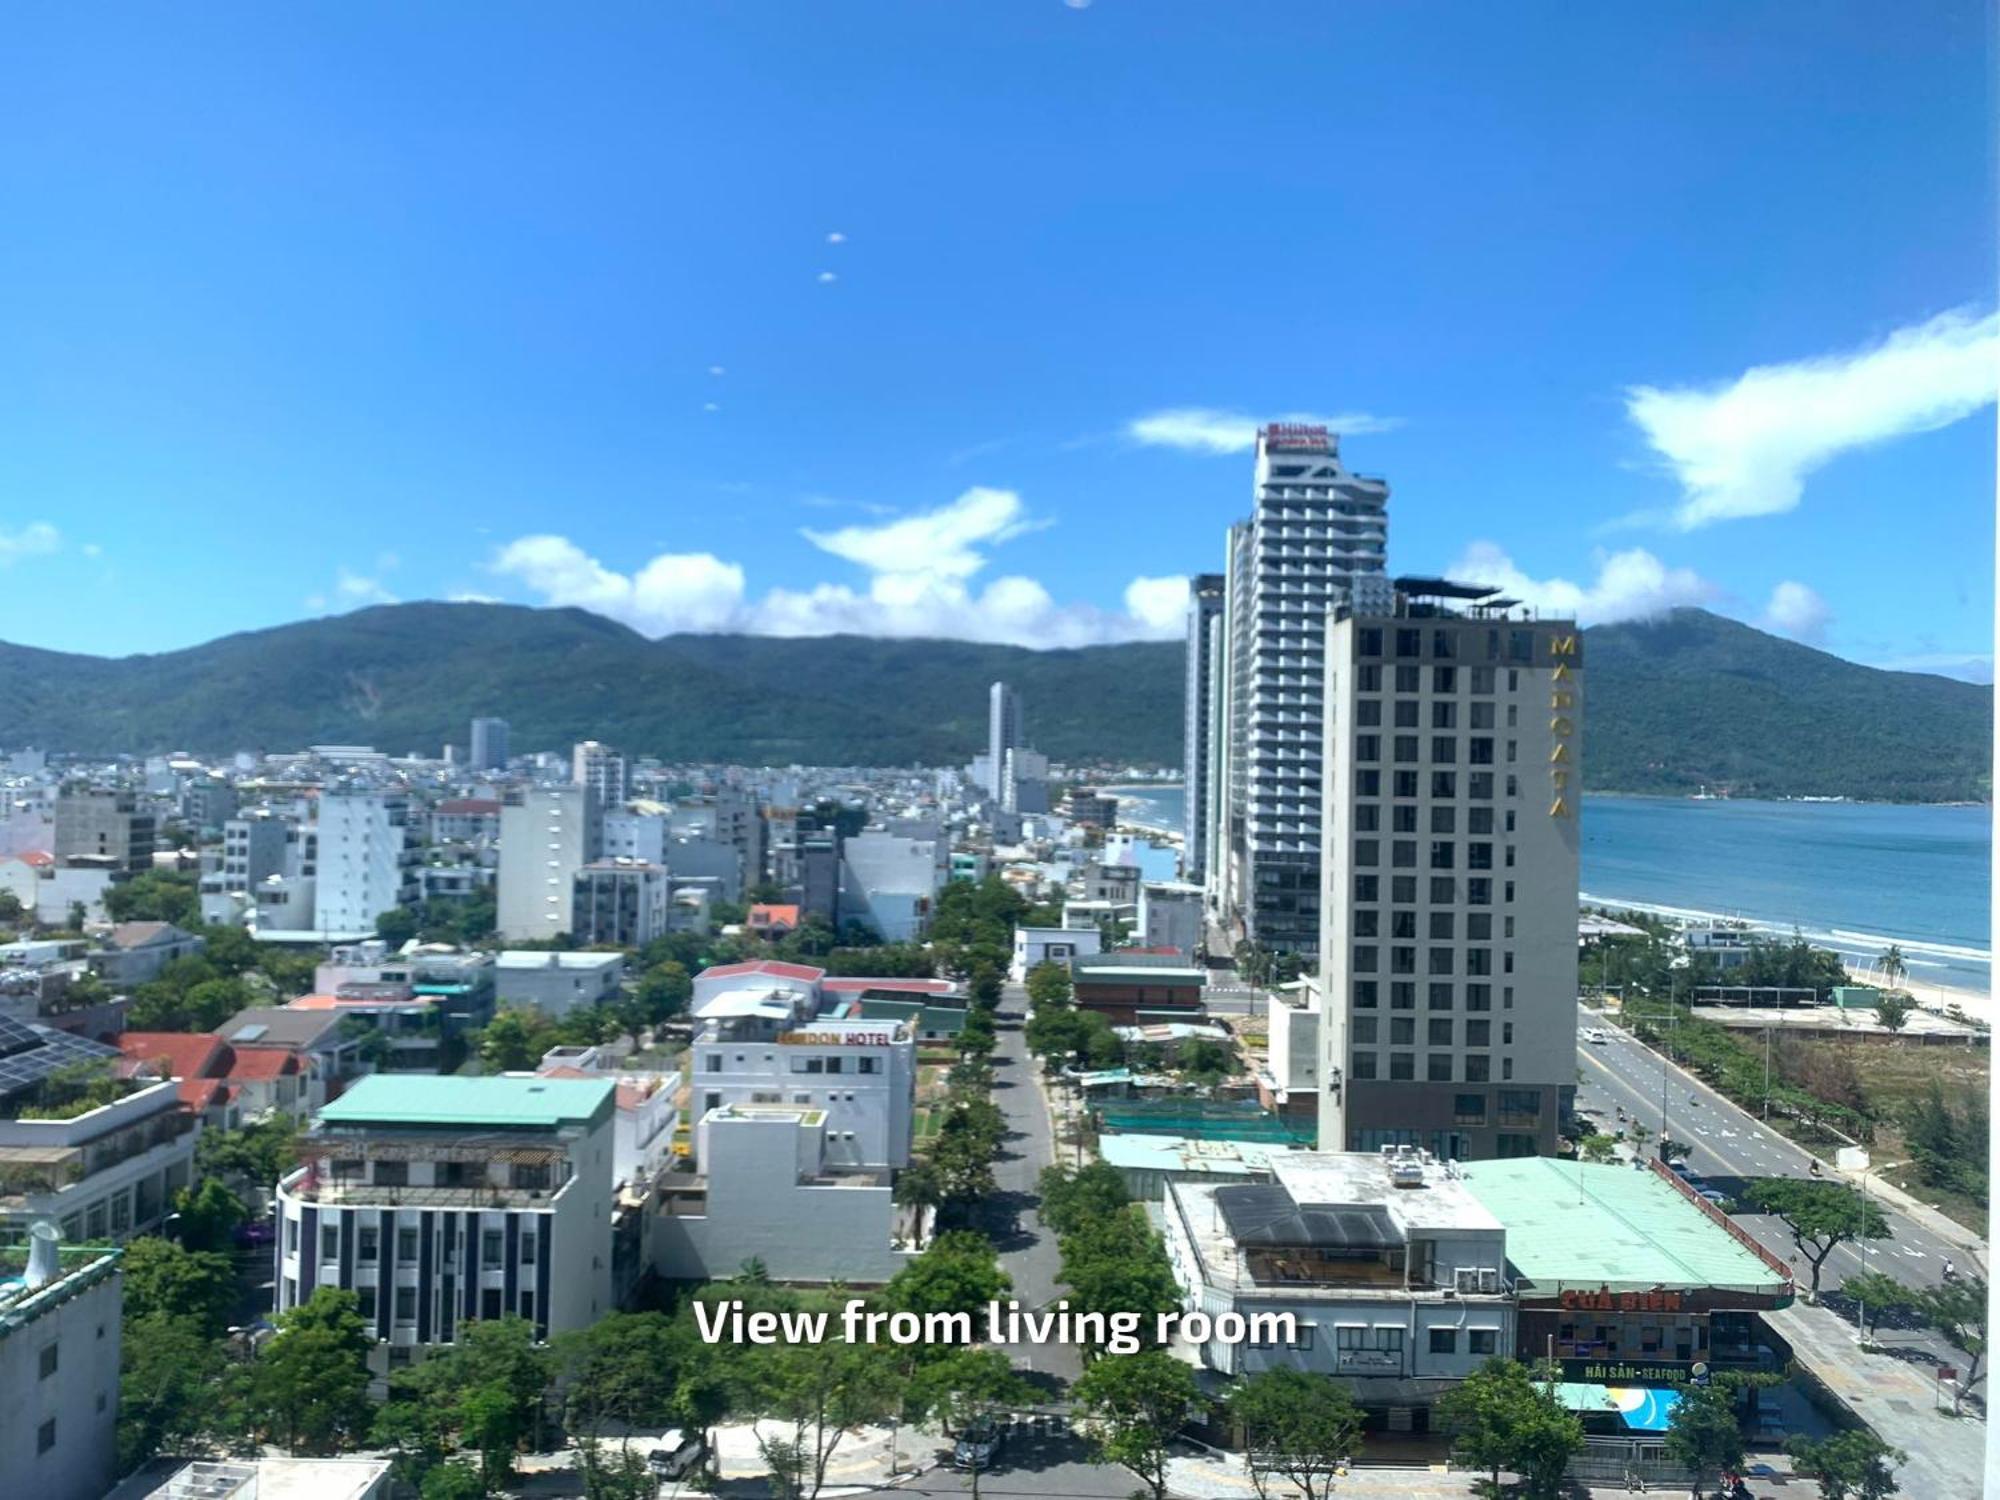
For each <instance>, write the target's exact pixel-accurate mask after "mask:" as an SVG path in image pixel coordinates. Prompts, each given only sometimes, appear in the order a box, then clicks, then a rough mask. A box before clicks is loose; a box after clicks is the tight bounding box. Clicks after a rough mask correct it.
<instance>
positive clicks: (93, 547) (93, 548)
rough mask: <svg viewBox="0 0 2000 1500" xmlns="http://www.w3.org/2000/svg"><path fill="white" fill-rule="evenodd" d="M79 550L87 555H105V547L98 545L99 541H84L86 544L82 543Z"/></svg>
mask: <svg viewBox="0 0 2000 1500" xmlns="http://www.w3.org/2000/svg"><path fill="white" fill-rule="evenodd" d="M77 550H78V551H79V552H81V553H82V554H83V555H84V556H85V557H102V556H104V549H103V548H102V547H100V546H98V545H97V543H95V542H85V543H84V544H83V545H82V546H81V547H79V548H78V549H77Z"/></svg>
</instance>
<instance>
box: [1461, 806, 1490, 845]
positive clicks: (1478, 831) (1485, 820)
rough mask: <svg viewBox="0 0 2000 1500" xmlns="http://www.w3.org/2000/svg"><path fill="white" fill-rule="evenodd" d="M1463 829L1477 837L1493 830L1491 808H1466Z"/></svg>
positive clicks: (1484, 835)
mask: <svg viewBox="0 0 2000 1500" xmlns="http://www.w3.org/2000/svg"><path fill="white" fill-rule="evenodd" d="M1465 831H1466V832H1467V833H1470V834H1475V835H1477V836H1479V837H1482V838H1484V837H1486V836H1488V835H1490V834H1491V833H1492V832H1493V809H1492V808H1490V807H1474V808H1468V809H1467V810H1466V814H1465Z"/></svg>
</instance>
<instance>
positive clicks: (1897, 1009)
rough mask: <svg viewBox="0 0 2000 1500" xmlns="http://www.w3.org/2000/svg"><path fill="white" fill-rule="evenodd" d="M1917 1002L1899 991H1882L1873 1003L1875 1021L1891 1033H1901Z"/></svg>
mask: <svg viewBox="0 0 2000 1500" xmlns="http://www.w3.org/2000/svg"><path fill="white" fill-rule="evenodd" d="M1916 1008H1917V1002H1916V1001H1914V1000H1912V999H1911V998H1910V997H1909V996H1908V995H1905V994H1904V993H1903V992H1902V991H1900V990H1884V991H1883V992H1882V994H1881V996H1880V997H1879V998H1877V1000H1876V1001H1875V1019H1876V1020H1878V1021H1880V1022H1881V1023H1882V1024H1883V1025H1884V1026H1886V1027H1888V1028H1889V1029H1890V1030H1891V1031H1901V1030H1902V1029H1903V1026H1904V1024H1905V1023H1906V1022H1908V1021H1909V1019H1910V1012H1911V1011H1913V1010H1915V1009H1916Z"/></svg>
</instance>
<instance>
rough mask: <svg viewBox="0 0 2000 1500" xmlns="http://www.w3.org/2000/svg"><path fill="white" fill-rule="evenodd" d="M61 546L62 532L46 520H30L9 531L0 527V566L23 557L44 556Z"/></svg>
mask: <svg viewBox="0 0 2000 1500" xmlns="http://www.w3.org/2000/svg"><path fill="white" fill-rule="evenodd" d="M61 546H62V533H61V532H59V531H57V530H56V529H55V527H53V526H51V525H50V524H49V523H48V522H47V521H30V522H29V523H28V524H27V525H25V526H19V527H16V528H14V529H13V530H12V531H9V530H8V529H6V528H5V527H0V567H5V566H7V565H8V564H10V563H15V562H19V561H20V560H21V559H22V558H24V557H46V556H47V555H48V554H49V553H51V552H54V551H55V550H56V549H57V548H59V547H61Z"/></svg>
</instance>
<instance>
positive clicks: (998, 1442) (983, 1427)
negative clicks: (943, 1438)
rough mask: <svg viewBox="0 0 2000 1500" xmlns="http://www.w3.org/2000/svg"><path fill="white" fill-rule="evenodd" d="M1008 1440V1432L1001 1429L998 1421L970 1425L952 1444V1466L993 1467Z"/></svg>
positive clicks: (970, 1467)
mask: <svg viewBox="0 0 2000 1500" xmlns="http://www.w3.org/2000/svg"><path fill="white" fill-rule="evenodd" d="M1006 1441H1007V1434H1006V1433H1005V1432H1003V1431H1001V1429H1000V1424H999V1423H997V1422H980V1423H978V1424H976V1425H974V1426H972V1427H968V1428H966V1429H965V1431H964V1432H962V1433H960V1434H959V1435H958V1441H957V1442H956V1443H954V1444H953V1445H952V1450H951V1466H952V1467H953V1468H954V1469H987V1468H991V1467H992V1465H993V1461H994V1460H995V1459H996V1458H998V1457H999V1456H1000V1449H1001V1446H1002V1445H1003V1444H1004V1443H1005V1442H1006Z"/></svg>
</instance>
